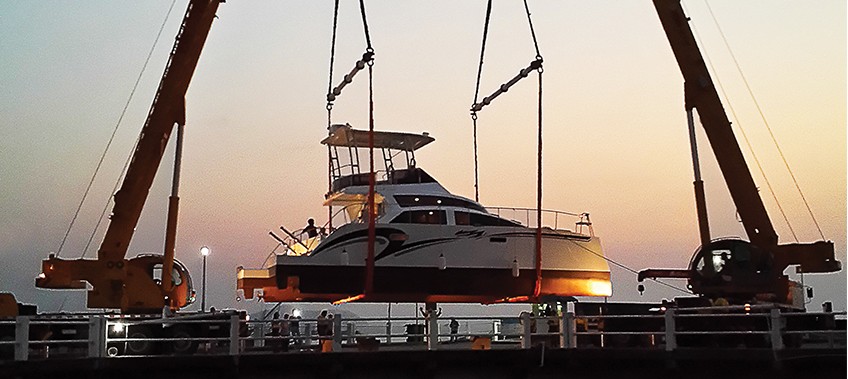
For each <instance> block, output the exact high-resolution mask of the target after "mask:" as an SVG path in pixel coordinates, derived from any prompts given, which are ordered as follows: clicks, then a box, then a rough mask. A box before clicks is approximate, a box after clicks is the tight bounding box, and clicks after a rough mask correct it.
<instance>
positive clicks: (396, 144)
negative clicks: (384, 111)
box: [321, 124, 435, 151]
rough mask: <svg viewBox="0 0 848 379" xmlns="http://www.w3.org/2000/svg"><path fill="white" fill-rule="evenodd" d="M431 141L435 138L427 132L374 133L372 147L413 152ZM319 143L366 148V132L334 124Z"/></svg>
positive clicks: (345, 125) (346, 125) (348, 125)
mask: <svg viewBox="0 0 848 379" xmlns="http://www.w3.org/2000/svg"><path fill="white" fill-rule="evenodd" d="M433 141H435V138H433V137H430V135H429V134H427V132H424V133H422V134H412V133H399V132H378V131H375V132H374V147H375V148H377V149H393V150H402V151H415V150H418V149H420V148H422V147H424V146H425V145H427V144H428V143H430V142H433ZM321 143H322V144H324V145H329V146H343V147H365V148H367V147H368V131H367V130H355V129H353V128H352V127H351V126H350V124H344V125H342V124H334V125H332V126H331V127H330V135H329V136H327V138H324V139H323V140H321Z"/></svg>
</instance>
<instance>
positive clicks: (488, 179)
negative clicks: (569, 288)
mask: <svg viewBox="0 0 848 379" xmlns="http://www.w3.org/2000/svg"><path fill="white" fill-rule="evenodd" d="M342 3H343V4H342V8H341V10H340V20H339V33H340V35H339V38H338V42H337V43H338V45H337V49H336V73H337V74H336V76H335V78H337V79H334V81H335V82H336V83H338V78H340V77H341V75H343V74H344V73H346V72H348V71H349V70H350V68H351V67H352V66H353V64H354V62H355V61H356V60H357V59H358V58H359V57H360V56H361V54H362V52H363V51H364V49H365V42H364V37H363V31H362V25H361V19H360V15H359V13H358V5H357V2H356V1H348V0H345V1H342ZM529 4H530V8H531V11H532V12H533V22H534V25H535V28H536V34H537V36H538V40H539V47H540V49H541V53H542V55H543V56H544V59H545V63H544V67H545V73H544V129H545V130H544V143H545V150H544V207H545V208H550V209H560V210H565V211H571V212H589V213H590V214H591V217H592V221H593V222H594V229H595V232H596V234H597V235H598V236H599V237H600V238H601V240H602V244H603V247H604V249H605V252H606V255H607V256H608V257H609V258H610V259H612V260H614V261H616V262H618V263H621V264H623V265H625V266H627V267H630V268H633V269H634V270H640V269H643V268H684V267H686V265H687V264H688V261H689V259H690V257H691V255H692V253H693V252H694V250H695V249H696V248H697V246H698V229H697V222H696V216H695V205H694V197H693V190H692V180H693V178H692V167H691V158H690V152H689V142H688V134H687V129H686V118H685V112H684V109H683V80H682V77H681V75H680V71H679V69H678V67H677V65H676V62H675V60H674V57H673V55H672V52H671V48H670V47H669V46H668V42H667V40H666V37H665V34H664V33H663V30H662V27H661V25H660V22H659V19H658V18H657V16H656V14H655V11H654V8H653V5H652V4H651V2H650V1H648V0H643V1H613V0H608V1H591V2H588V1H536V0H532V1H530V2H529ZM709 4H710V6H711V7H712V10H713V12H714V13H715V16H716V18H717V20H718V23H719V24H720V26H721V27H722V29H723V31H724V33H725V35H726V37H727V41H728V43H729V44H730V47H731V48H732V50H733V53H734V54H735V56H736V60H737V61H738V64H739V66H740V67H741V69H742V72H743V73H744V75H745V77H746V78H747V80H748V82H749V84H750V88H751V90H752V91H753V93H754V95H755V97H756V99H757V101H758V102H759V105H760V107H761V109H762V111H763V113H764V115H765V117H766V119H767V120H768V123H769V125H770V126H771V128H772V129H773V131H774V135H775V137H776V139H777V140H778V142H779V143H780V147H781V148H782V149H783V153H784V155H785V156H786V158H787V160H788V161H789V163H790V165H791V167H792V169H793V172H794V174H795V176H796V178H797V180H798V183H799V185H800V186H801V188H802V190H803V191H804V194H805V196H806V198H807V200H808V202H809V204H810V207H811V209H812V211H813V213H814V214H815V216H816V218H817V220H818V222H819V224H820V225H821V228H822V231H823V234H824V236H825V238H827V239H829V240H833V241H834V242H835V244H836V251H837V256H838V259H839V260H841V261H842V262H843V264H844V263H845V262H846V4H845V1H842V0H826V1H824V0H823V1H817V2H816V3H815V6H811V4H810V3H807V2H797V1H787V0H781V1H768V2H765V1H747V2H738V1H730V0H725V1H718V0H713V1H710V3H709ZM170 6H171V1H165V0H163V1H144V2H137V1H136V2H111V1H86V2H76V1H56V2H23V1H4V2H0V36H2V37H0V68H1V69H0V215H2V216H0V267H2V269H0V270H2V271H0V291H10V292H14V293H15V294H16V295H17V297H18V298H19V301H22V302H28V303H37V304H38V305H39V306H40V309H41V310H43V311H55V310H58V309H59V308H60V307H63V309H66V310H67V309H79V308H81V307H82V306H83V305H84V296H83V293H73V292H48V291H44V290H37V289H35V286H34V278H35V276H36V275H37V274H38V273H39V270H40V261H41V259H43V258H45V257H46V256H47V254H48V253H50V252H51V251H57V249H58V247H59V244H60V242H61V240H62V237H63V236H64V234H65V231H66V229H67V228H68V224H69V223H70V221H71V219H72V217H73V215H74V211H75V209H76V207H77V205H78V203H79V201H80V199H81V197H82V195H83V192H84V191H85V188H86V185H87V184H88V181H89V179H90V177H91V174H92V172H93V170H94V168H95V166H96V165H97V162H98V160H99V158H100V155H101V154H102V152H103V149H104V147H105V145H106V143H107V141H108V139H109V136H110V134H111V133H112V130H113V128H114V126H115V124H116V123H117V121H118V118H119V116H120V114H121V111H122V109H123V106H124V104H125V103H126V101H127V99H128V97H129V95H130V92H131V90H132V88H133V84H134V83H135V80H136V77H137V76H138V75H139V72H140V71H141V68H142V65H143V64H144V60H145V58H146V56H147V54H148V51H149V50H150V48H151V46H152V45H153V41H154V39H155V37H156V34H157V32H158V31H159V28H160V26H161V25H162V22H163V20H165V16H166V14H167V13H168V9H169V7H170ZM366 6H367V10H368V21H369V26H370V29H371V38H372V42H373V46H374V50H375V52H376V59H375V62H376V63H375V65H374V75H375V76H374V86H375V94H374V96H375V123H376V128H377V129H380V130H394V131H405V132H414V133H420V132H422V131H427V132H429V133H430V135H431V136H433V137H435V138H436V141H435V143H433V144H432V145H430V146H427V147H426V148H424V149H422V150H421V151H420V152H419V153H418V154H417V161H418V164H419V166H420V167H422V168H424V169H425V170H427V171H428V172H429V173H430V174H431V175H432V176H434V177H435V178H436V179H438V180H439V181H440V182H441V183H442V184H443V185H444V186H445V187H447V188H448V189H449V190H450V191H452V192H454V193H456V194H459V195H463V196H466V197H469V198H473V197H474V187H473V185H474V181H473V153H472V138H471V119H470V117H469V115H468V109H469V107H470V105H471V103H472V100H473V96H474V85H475V79H476V72H477V64H478V60H479V54H480V41H481V36H482V27H483V19H484V12H485V7H486V5H485V1H483V0H480V1H461V2H457V1H445V0H431V1H366ZM684 6H685V8H686V10H687V14H688V16H689V17H691V18H692V24H693V25H694V27H695V29H696V33H697V34H698V35H699V36H700V38H701V41H702V43H703V45H702V46H701V48H702V51H704V52H705V53H706V55H707V57H708V58H709V60H710V61H712V63H713V65H714V66H715V71H714V72H713V74H714V75H716V76H715V78H717V79H718V80H720V81H721V83H722V84H723V85H724V87H725V89H726V90H727V94H728V97H727V98H723V101H724V103H725V107H726V108H728V104H730V105H731V106H732V107H733V108H734V110H735V112H736V116H733V115H731V116H730V118H731V120H732V121H733V123H734V126H735V127H736V129H735V131H736V133H737V136H738V138H739V139H740V143H741V145H742V149H743V151H744V153H745V155H746V159H748V162H749V167H751V169H752V171H753V176H754V179H755V181H756V182H757V185H758V186H760V188H761V192H760V193H761V196H762V197H763V200H764V202H765V204H766V208H767V209H768V211H769V213H770V215H771V218H772V222H773V223H774V225H775V228H776V230H777V232H778V234H779V235H780V237H781V238H780V240H781V242H784V243H790V242H794V239H793V238H792V235H791V234H790V233H789V229H788V227H787V225H786V223H785V222H784V221H783V218H782V217H781V216H780V214H779V213H778V210H777V205H776V202H775V200H774V199H773V198H772V197H771V195H770V194H769V192H768V191H767V189H766V187H765V182H764V180H763V175H761V174H760V172H759V171H758V170H757V169H756V166H755V165H754V163H753V160H752V159H753V158H752V156H751V151H750V150H749V149H748V147H747V146H745V144H744V143H742V142H741V136H739V129H738V127H739V126H740V125H741V126H742V127H743V128H744V129H745V131H746V132H747V133H748V137H749V138H750V140H751V143H752V145H753V147H754V151H755V153H756V154H757V157H758V158H759V160H760V162H761V164H762V166H763V168H764V170H765V172H766V176H767V177H768V179H769V181H770V182H771V184H772V186H773V187H774V189H775V192H776V194H777V197H778V199H779V201H780V204H781V205H782V207H783V209H784V210H785V211H786V214H787V217H788V219H789V220H790V222H791V223H792V226H793V228H794V229H795V232H796V234H797V235H798V239H799V240H800V241H801V242H810V241H814V240H817V239H820V238H821V237H820V236H819V234H818V232H817V230H816V228H815V226H814V224H813V221H812V220H811V218H810V216H809V214H808V213H807V211H806V209H805V207H804V205H803V203H802V201H801V198H800V197H799V195H798V193H797V191H796V190H795V189H794V185H793V184H792V181H791V178H790V176H789V174H788V173H787V171H786V169H785V168H784V166H783V163H782V161H781V159H780V156H779V155H778V153H777V150H776V149H775V147H774V145H773V143H772V142H771V139H770V137H769V135H768V132H767V130H766V128H765V126H764V124H763V122H762V120H761V118H760V115H759V113H758V111H757V108H756V106H755V105H754V102H753V101H752V100H751V97H750V96H749V94H748V92H747V89H746V88H745V85H744V82H743V81H742V79H741V77H740V75H739V73H738V72H737V71H736V66H735V64H734V62H733V60H732V58H731V56H730V55H729V54H728V52H727V49H726V47H725V45H724V43H723V42H722V39H721V36H720V34H719V32H718V30H717V29H716V26H715V24H714V23H713V20H712V18H711V16H710V13H709V10H708V9H707V6H706V5H705V2H704V1H702V0H697V1H695V0H688V1H685V2H684ZM185 7H186V1H177V2H176V5H175V6H174V8H173V10H172V11H171V13H170V16H169V17H168V19H167V22H166V24H165V28H164V31H163V32H162V37H161V39H160V41H159V43H158V44H157V45H156V48H155V50H154V52H153V55H152V57H151V59H150V63H149V65H148V67H147V70H146V71H145V72H144V75H143V77H142V80H141V83H140V85H139V87H138V89H137V91H136V92H135V96H134V97H133V99H132V102H131V103H130V106H129V109H128V111H127V113H126V115H125V117H124V118H123V121H122V122H121V124H120V128H119V129H118V132H117V135H116V137H115V141H114V143H113V145H112V149H111V150H110V151H109V153H108V155H107V156H106V160H105V163H104V166H103V168H102V170H101V172H100V175H99V176H98V177H97V180H96V181H95V183H94V186H93V188H92V191H91V194H90V196H89V198H88V199H87V201H86V203H85V204H84V207H83V211H82V212H81V214H80V216H79V218H78V220H77V223H76V225H75V227H74V229H73V230H72V231H71V233H70V236H69V238H68V242H67V243H66V244H65V246H64V248H63V249H62V251H61V253H60V256H61V257H65V258H78V257H79V256H81V255H82V251H83V248H84V246H85V244H86V241H87V240H88V238H89V235H90V234H91V232H92V229H93V228H94V225H95V224H96V223H97V220H98V217H99V215H100V212H101V210H102V209H103V207H104V204H105V202H106V201H107V200H108V198H109V196H110V193H111V191H112V188H113V186H114V185H115V181H116V180H117V179H118V176H119V174H120V171H121V167H122V166H123V164H124V161H125V160H126V158H127V156H128V154H129V153H130V151H131V149H132V147H133V144H134V141H135V139H136V138H137V136H138V132H139V130H140V128H141V126H142V125H143V123H144V120H145V117H146V115H147V111H148V109H149V106H150V103H151V102H152V99H153V96H154V94H155V91H156V86H157V84H158V82H159V78H160V76H161V74H162V70H163V68H164V66H165V63H166V62H167V59H168V54H169V52H170V49H171V46H172V44H173V38H174V36H175V35H176V33H177V30H178V29H179V25H180V22H181V19H182V16H183V13H184V11H185ZM332 13H333V9H332V1H330V0H326V1H238V0H235V1H228V2H227V3H225V4H222V5H221V6H220V9H219V11H218V16H219V18H218V19H217V20H215V22H214V24H213V26H212V31H211V33H210V35H209V38H208V40H207V43H206V46H205V48H204V50H203V54H202V56H201V58H200V62H199V64H198V67H197V71H196V73H195V76H194V79H193V81H192V83H191V87H190V88H189V91H188V94H187V96H186V103H187V125H186V130H187V132H186V142H185V151H184V156H183V180H182V187H181V193H180V197H181V209H180V211H181V213H180V219H179V222H180V224H179V225H180V226H179V227H180V229H179V232H178V239H177V258H178V259H180V260H182V261H183V262H184V263H186V265H187V266H188V267H189V269H191V270H192V272H193V274H194V278H195V283H196V285H197V286H198V287H199V282H200V272H201V270H200V267H201V258H200V254H199V249H200V247H201V246H203V245H207V246H209V247H210V248H211V249H212V253H211V255H210V257H209V284H208V291H209V295H208V299H209V300H208V302H209V304H211V305H215V306H218V307H239V308H245V307H247V308H250V307H256V306H258V305H257V304H255V303H248V304H245V303H240V304H238V303H236V302H235V300H234V299H235V268H236V267H237V266H239V265H243V266H246V267H257V266H259V265H260V264H261V263H262V261H263V260H264V259H265V257H266V256H267V255H268V253H269V252H270V251H271V249H273V248H274V246H275V244H276V242H275V241H273V240H272V239H271V238H269V237H268V236H267V234H268V231H269V230H277V228H278V226H279V225H286V226H287V227H290V228H291V229H297V228H300V227H302V226H303V225H304V224H305V220H306V219H307V218H309V217H314V218H316V220H318V223H323V222H324V221H325V219H326V210H325V209H324V208H323V207H322V206H321V202H322V201H323V194H324V193H325V191H326V188H327V183H326V178H327V173H326V167H327V163H326V148H325V147H324V146H322V145H320V144H319V143H318V142H319V141H320V140H321V139H322V138H323V137H324V136H326V122H327V120H326V117H327V113H326V110H325V94H326V91H327V84H328V83H327V80H328V68H329V56H330V36H331V25H332ZM534 56H535V51H534V49H533V45H532V40H531V37H530V32H529V28H528V26H527V19H526V16H525V14H524V9H523V5H522V3H521V2H520V1H495V4H494V8H493V11H492V21H491V26H490V33H489V44H488V46H487V51H486V58H485V65H484V68H483V77H482V88H481V96H482V95H488V94H490V93H491V92H492V91H494V89H495V88H496V87H497V86H498V85H500V84H501V83H503V82H505V81H507V80H508V79H510V78H512V77H513V76H514V75H515V74H516V73H517V72H518V71H519V70H520V69H521V68H523V67H525V66H527V64H528V63H529V62H530V61H531V60H533V58H534ZM336 83H334V84H336ZM366 85H367V81H366V76H365V75H364V73H363V74H362V76H360V77H357V78H356V80H355V81H354V83H353V84H351V85H350V86H349V87H348V88H347V89H346V90H345V93H344V94H343V96H342V97H341V98H340V99H339V100H338V101H337V102H336V106H335V108H334V112H333V120H334V122H338V123H345V122H347V123H350V124H351V125H353V126H354V127H359V128H367V110H368V104H367V86H366ZM536 86H537V84H536V79H535V75H531V77H530V78H528V79H526V80H524V81H522V82H520V83H519V84H517V85H516V86H515V87H513V88H512V89H511V90H510V91H509V92H508V93H506V94H504V95H503V96H501V97H500V98H498V99H497V100H496V101H495V102H494V103H493V104H492V105H491V106H490V107H487V108H486V109H485V110H483V111H482V112H481V113H480V118H479V120H478V123H479V137H478V141H479V161H480V166H479V167H480V200H481V202H482V203H483V204H484V205H487V206H516V207H534V206H535V188H536V187H535V186H536V184H535V183H536V163H535V154H536V152H535V151H536V150H535V149H536V145H535V141H536V101H537V100H536V91H537V87H536ZM728 100H729V102H728ZM728 110H729V109H728ZM698 138H699V143H700V152H701V158H702V159H701V165H702V170H703V172H704V180H705V182H706V188H707V202H708V206H709V214H710V219H711V224H710V226H711V228H712V232H713V236H714V237H720V236H741V237H744V236H745V235H744V230H743V228H742V226H741V224H740V223H739V222H738V221H737V218H736V215H735V208H734V207H733V205H732V203H731V201H730V197H729V194H728V193H727V189H726V186H725V184H724V182H723V180H722V179H721V175H720V172H719V170H718V168H717V165H716V164H715V160H714V158H713V156H712V152H711V150H710V149H709V145H708V143H707V141H706V138H705V136H704V134H703V132H702V131H700V130H699V136H698ZM172 147H173V146H172ZM172 160H173V149H169V152H168V153H167V154H166V158H165V159H164V160H163V162H164V163H163V167H162V169H161V170H160V173H159V176H158V178H157V180H156V182H155V183H154V188H153V189H152V190H151V195H150V198H149V200H148V203H147V206H146V208H145V212H144V214H143V215H142V220H141V223H140V225H139V227H138V230H137V233H136V235H135V238H134V240H133V242H132V245H131V247H130V254H131V255H135V253H138V252H161V251H162V246H163V241H164V221H165V205H166V204H167V196H168V193H169V190H170V177H171V168H170V167H171V163H170V162H172ZM104 230H105V223H104V225H101V228H100V230H99V231H98V233H97V235H96V237H95V239H94V243H93V244H92V246H91V247H90V248H89V250H88V253H87V255H86V256H87V257H94V256H95V254H96V253H95V252H96V250H97V246H99V242H100V240H101V238H102V232H103V231H104ZM792 272H794V270H792ZM805 282H806V284H809V285H812V286H813V287H814V288H815V297H814V298H813V299H812V302H811V304H810V305H809V307H810V309H820V308H819V304H821V303H822V302H824V301H828V300H832V301H834V304H835V306H834V308H836V309H840V310H844V309H845V305H846V274H845V271H843V272H841V273H838V274H831V275H823V276H815V277H814V276H813V275H809V276H807V277H806V278H805ZM669 283H672V284H674V285H676V286H679V287H683V286H684V285H685V282H682V281H669ZM636 286H637V282H636V277H635V275H633V274H632V273H630V272H627V271H625V270H622V269H619V268H615V267H613V291H614V296H613V298H612V299H613V300H645V301H653V300H657V299H661V298H663V297H672V296H675V295H678V294H677V293H676V292H674V291H671V290H669V289H667V288H665V287H663V286H661V285H659V284H656V283H651V282H649V283H647V284H646V286H647V291H646V293H645V295H644V296H642V297H640V296H639V294H638V292H637V291H636ZM63 303H64V306H63V305H62V304H63Z"/></svg>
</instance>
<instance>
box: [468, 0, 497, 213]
mask: <svg viewBox="0 0 848 379" xmlns="http://www.w3.org/2000/svg"><path fill="white" fill-rule="evenodd" d="M491 16H492V0H489V1H488V2H487V3H486V20H485V21H484V22H483V42H482V44H481V47H480V64H479V65H478V66H477V85H476V86H475V87H474V103H473V104H477V100H478V99H479V96H480V79H481V78H482V76H483V57H484V56H485V55H486V39H488V35H489V20H490V19H491ZM471 123H472V124H473V137H472V140H473V143H474V201H476V202H478V203H479V202H480V182H479V179H478V175H477V168H478V164H477V111H471Z"/></svg>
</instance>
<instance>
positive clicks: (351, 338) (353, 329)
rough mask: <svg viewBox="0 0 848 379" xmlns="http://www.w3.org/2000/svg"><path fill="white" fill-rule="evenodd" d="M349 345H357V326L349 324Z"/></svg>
mask: <svg viewBox="0 0 848 379" xmlns="http://www.w3.org/2000/svg"><path fill="white" fill-rule="evenodd" d="M347 343H348V344H349V345H353V344H354V343H356V324H354V323H352V322H350V321H348V322H347Z"/></svg>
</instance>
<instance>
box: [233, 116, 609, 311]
mask: <svg viewBox="0 0 848 379" xmlns="http://www.w3.org/2000/svg"><path fill="white" fill-rule="evenodd" d="M368 133H369V132H368V131H364V130H356V129H353V128H352V127H351V126H350V125H347V124H345V125H333V126H332V127H331V128H330V134H329V136H328V137H327V138H325V139H324V140H322V141H321V143H322V144H324V145H327V146H329V148H330V163H331V164H330V165H329V167H330V175H331V178H332V185H331V190H330V192H329V193H328V194H327V195H326V200H325V201H324V205H325V206H328V207H333V208H332V209H339V210H338V211H337V212H336V213H335V215H336V217H333V219H338V218H341V219H343V222H342V223H341V225H339V226H338V227H332V226H333V223H330V222H328V223H327V224H325V226H324V227H323V228H320V232H319V229H316V230H311V231H310V230H308V231H306V233H304V231H303V230H295V231H289V230H288V229H286V228H284V227H281V229H282V230H283V231H284V232H285V233H286V238H285V239H283V238H279V239H278V240H279V241H280V243H281V244H282V245H283V246H282V247H283V249H282V253H280V254H278V255H277V256H276V262H275V263H274V264H273V265H271V266H270V267H266V268H262V269H245V268H242V267H239V269H238V288H239V289H240V290H242V291H243V296H244V297H245V298H252V297H254V296H259V297H261V298H263V299H264V300H265V301H269V302H272V301H273V302H277V301H287V302H288V301H329V302H335V301H340V300H342V299H349V298H351V297H356V296H357V295H360V296H359V297H358V299H361V300H362V301H379V302H386V301H389V302H441V303H445V302H454V303H471V302H481V303H492V302H499V301H521V299H524V300H527V299H529V298H530V297H531V296H533V295H536V296H534V297H535V298H536V299H538V298H539V297H548V298H551V297H553V298H562V297H571V296H610V295H611V293H612V286H611V283H610V270H609V265H608V263H607V260H606V258H605V257H604V254H603V250H602V249H601V242H600V240H599V239H598V237H596V236H595V235H594V233H593V231H592V227H591V222H590V221H589V217H588V214H586V213H583V214H575V213H568V212H561V211H553V210H542V215H543V218H542V220H543V224H544V223H548V224H550V225H543V226H542V228H541V255H542V259H541V275H540V276H539V275H538V271H537V270H536V268H537V261H536V232H537V227H536V225H532V224H533V223H534V222H535V219H536V212H537V210H536V209H524V208H486V207H483V206H482V205H481V204H479V203H478V202H475V201H473V200H470V199H467V198H465V197H462V196H457V195H455V194H452V193H451V192H450V191H448V190H447V189H446V188H445V187H443V186H442V185H441V184H440V183H439V182H438V181H437V180H436V179H434V178H433V177H432V176H430V175H429V174H428V173H427V172H426V171H424V170H423V169H421V168H419V167H417V165H416V161H415V151H416V150H418V149H420V148H422V147H424V146H425V145H428V144H429V143H431V142H433V141H434V138H433V137H431V136H430V135H428V134H427V133H422V134H411V133H400V132H374V142H373V146H374V148H375V149H380V150H381V151H382V155H383V165H382V166H383V167H382V169H381V170H379V171H376V176H377V180H376V183H375V187H374V193H375V195H374V196H375V200H374V202H375V204H376V206H375V208H376V210H377V211H376V214H377V216H376V218H375V220H374V222H375V237H374V238H375V240H374V266H373V277H372V279H371V280H373V282H372V286H373V290H372V292H371V293H369V294H368V295H367V296H365V297H364V298H363V297H362V296H361V294H363V291H364V289H365V281H366V258H367V257H368V238H369V231H368V229H369V226H368V225H369V223H368V215H369V213H370V212H369V211H368V206H367V204H368V194H369V175H370V172H368V168H367V167H366V168H365V170H364V171H365V172H363V170H361V169H360V163H359V154H360V151H365V154H367V149H368V148H369V140H368ZM531 218H532V219H531ZM568 219H572V220H575V219H576V222H575V224H574V229H573V230H568V229H564V228H561V227H560V224H561V223H566V222H568ZM537 279H540V288H539V291H538V293H534V290H535V287H536V282H537Z"/></svg>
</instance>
